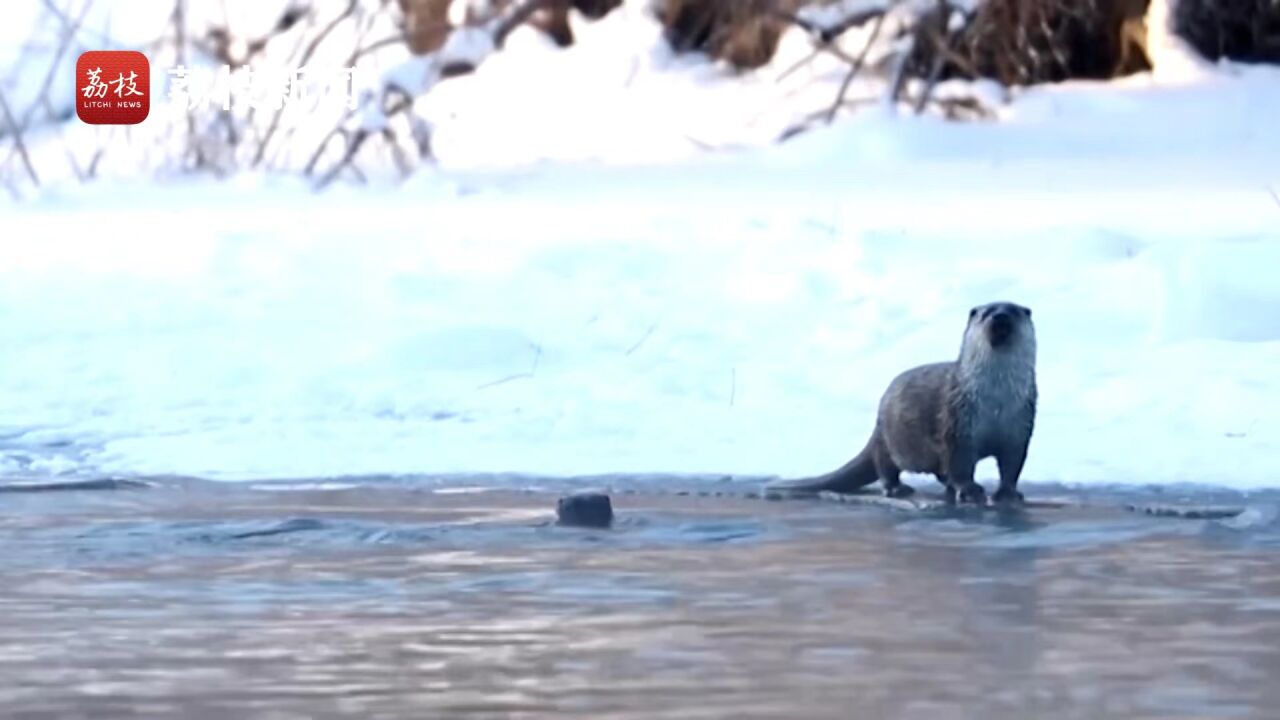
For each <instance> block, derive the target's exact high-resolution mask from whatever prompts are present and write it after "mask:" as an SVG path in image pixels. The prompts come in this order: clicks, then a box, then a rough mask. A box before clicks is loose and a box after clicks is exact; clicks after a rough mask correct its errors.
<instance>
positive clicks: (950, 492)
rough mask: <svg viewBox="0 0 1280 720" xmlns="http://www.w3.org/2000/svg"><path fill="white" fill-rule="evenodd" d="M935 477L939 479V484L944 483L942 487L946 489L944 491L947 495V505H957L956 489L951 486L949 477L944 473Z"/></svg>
mask: <svg viewBox="0 0 1280 720" xmlns="http://www.w3.org/2000/svg"><path fill="white" fill-rule="evenodd" d="M934 477H936V478H937V479H938V482H940V483H942V487H943V488H944V490H943V491H944V492H945V493H946V499H947V504H948V505H955V504H956V489H955V488H954V487H953V486H952V485H951V481H950V480H948V479H947V476H946V475H944V474H942V473H936V474H935V475H934Z"/></svg>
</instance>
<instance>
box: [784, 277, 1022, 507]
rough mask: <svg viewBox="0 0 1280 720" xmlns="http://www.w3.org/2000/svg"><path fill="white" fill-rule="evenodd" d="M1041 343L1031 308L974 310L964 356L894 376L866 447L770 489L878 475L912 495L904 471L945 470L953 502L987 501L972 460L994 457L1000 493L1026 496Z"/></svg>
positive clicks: (859, 483) (835, 484) (895, 492)
mask: <svg viewBox="0 0 1280 720" xmlns="http://www.w3.org/2000/svg"><path fill="white" fill-rule="evenodd" d="M1035 348H1036V344H1035V327H1034V325H1033V324H1032V322H1031V310H1030V309H1028V308H1026V307H1024V306H1021V305H1017V304H1015V303H1008V302H998V303H990V304H987V305H981V306H978V307H975V308H973V309H972V310H971V311H970V313H969V323H968V326H967V327H966V329H965V335H964V342H963V343H962V345H961V350H960V355H959V357H958V358H957V359H956V360H953V361H949V362H938V363H931V364H928V365H921V366H918V367H915V368H912V369H910V370H907V371H905V372H903V373H902V374H900V375H898V376H897V377H895V378H894V379H893V381H892V382H890V383H889V387H888V388H887V389H886V390H885V393H884V395H883V396H882V397H881V400H880V405H879V412H878V414H877V417H876V425H875V429H874V430H873V431H872V433H871V437H870V439H868V441H867V444H866V446H865V447H864V448H863V450H862V452H860V453H858V455H857V456H856V457H854V458H853V459H852V460H850V461H849V462H848V463H846V464H845V465H844V466H842V467H840V468H839V469H837V470H835V471H833V472H831V473H828V474H826V475H822V476H819V477H816V478H808V479H802V480H789V481H782V482H777V483H773V484H771V485H770V486H769V488H768V489H769V490H773V491H784V492H791V493H815V492H821V491H831V492H840V493H847V492H854V491H856V490H859V489H861V488H864V487H866V486H867V485H870V484H871V483H873V482H875V481H876V480H879V481H880V482H881V484H882V485H883V487H884V492H885V494H886V495H889V496H890V497H906V496H908V495H910V494H912V493H913V492H914V489H913V488H911V487H910V486H909V485H906V484H904V483H903V482H902V481H901V479H900V478H899V475H900V474H901V473H902V472H903V471H906V472H913V473H928V474H932V475H934V476H935V477H937V479H938V481H939V482H941V483H942V484H943V485H945V486H946V487H947V499H948V500H949V501H952V502H954V501H955V500H956V498H957V496H959V497H960V498H961V499H962V500H965V501H967V502H974V503H985V502H986V492H985V490H984V489H983V488H982V486H981V485H979V484H978V483H977V482H975V481H974V478H973V473H974V467H975V466H976V465H977V463H978V462H979V461H980V460H982V459H984V458H988V457H994V458H995V459H996V463H997V465H998V466H999V470H1000V488H999V490H998V491H997V492H996V493H995V496H994V499H995V500H996V501H1002V502H1012V501H1020V500H1021V499H1022V495H1021V494H1020V493H1019V492H1018V490H1017V484H1018V479H1019V476H1020V475H1021V473H1022V466H1023V463H1024V462H1025V461H1026V456H1027V450H1028V447H1029V445H1030V442H1031V435H1032V433H1033V431H1034V427H1035V414H1036V402H1037V389H1036V381H1035Z"/></svg>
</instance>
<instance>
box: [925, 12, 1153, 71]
mask: <svg viewBox="0 0 1280 720" xmlns="http://www.w3.org/2000/svg"><path fill="white" fill-rule="evenodd" d="M1146 8H1147V0H987V2H985V3H983V4H982V5H981V6H980V7H979V8H978V10H977V12H975V13H974V15H973V17H971V18H968V19H967V22H965V23H964V24H963V26H962V27H961V28H960V29H959V30H957V31H952V30H951V29H949V27H948V23H947V14H946V12H944V11H936V12H934V13H932V14H931V15H930V16H929V17H926V18H925V19H923V20H922V21H921V23H920V25H919V27H918V28H917V33H918V36H917V42H916V46H915V52H914V56H913V57H912V59H911V62H910V66H909V70H908V72H909V73H910V74H911V75H913V76H916V77H928V76H930V75H931V74H935V73H938V72H939V65H940V75H941V77H943V78H947V77H969V78H977V77H985V78H991V79H994V80H997V81H999V82H1001V83H1003V84H1005V85H1031V84H1035V83H1044V82H1058V81H1062V80H1068V79H1072V78H1091V79H1108V78H1113V77H1117V76H1121V75H1128V74H1132V73H1135V72H1141V71H1144V70H1148V69H1150V67H1151V66H1150V62H1149V60H1148V58H1147V55H1146V26H1145V25H1144V24H1143V23H1144V17H1145V14H1146Z"/></svg>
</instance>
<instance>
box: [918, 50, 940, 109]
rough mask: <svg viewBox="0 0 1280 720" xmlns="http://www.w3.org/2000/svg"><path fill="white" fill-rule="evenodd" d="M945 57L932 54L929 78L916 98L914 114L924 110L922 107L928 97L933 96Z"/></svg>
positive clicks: (927, 100)
mask: <svg viewBox="0 0 1280 720" xmlns="http://www.w3.org/2000/svg"><path fill="white" fill-rule="evenodd" d="M946 64H947V63H946V59H945V58H943V57H942V55H940V54H935V55H934V56H933V66H932V67H930V68H929V79H928V81H927V82H926V83H925V86H924V90H923V91H922V92H921V93H920V97H918V98H916V107H915V111H916V114H917V115H919V114H920V113H922V112H924V108H925V106H926V105H928V104H929V98H931V97H933V89H934V88H935V87H937V85H938V78H939V77H941V76H942V68H943V66H944V65H946Z"/></svg>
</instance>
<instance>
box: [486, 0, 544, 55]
mask: <svg viewBox="0 0 1280 720" xmlns="http://www.w3.org/2000/svg"><path fill="white" fill-rule="evenodd" d="M554 2H555V0H524V2H522V3H520V4H519V5H517V6H516V9H515V10H512V11H511V12H509V13H507V14H506V15H505V16H503V17H502V18H501V19H499V20H498V22H497V24H496V25H495V26H494V28H493V46H494V47H495V48H500V47H502V44H503V43H505V42H506V41H507V36H508V35H510V34H511V33H512V31H514V30H515V29H516V28H518V27H520V25H522V24H524V22H525V21H526V20H528V19H529V18H531V17H533V14H534V13H536V12H538V11H539V10H541V9H543V8H546V7H550V6H551V5H552V4H553V3H554Z"/></svg>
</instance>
